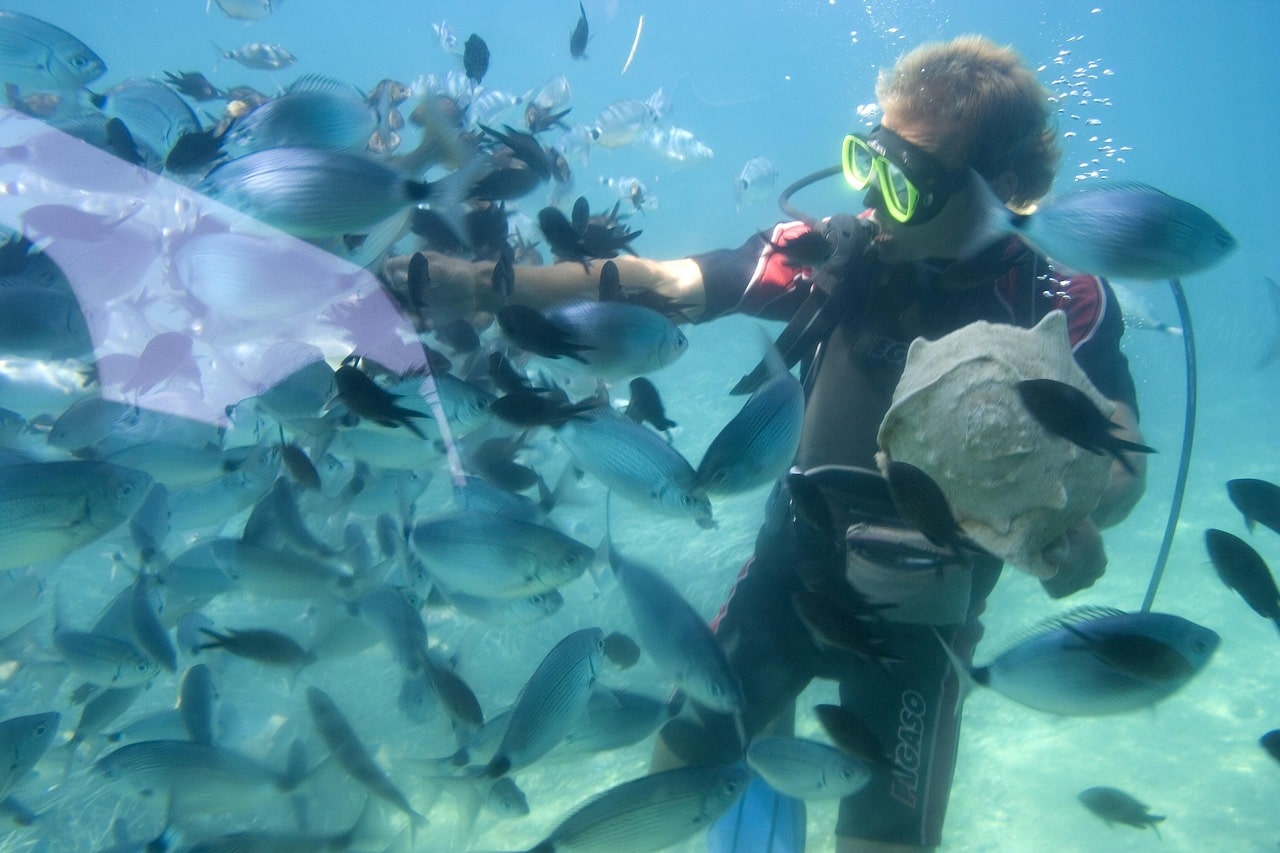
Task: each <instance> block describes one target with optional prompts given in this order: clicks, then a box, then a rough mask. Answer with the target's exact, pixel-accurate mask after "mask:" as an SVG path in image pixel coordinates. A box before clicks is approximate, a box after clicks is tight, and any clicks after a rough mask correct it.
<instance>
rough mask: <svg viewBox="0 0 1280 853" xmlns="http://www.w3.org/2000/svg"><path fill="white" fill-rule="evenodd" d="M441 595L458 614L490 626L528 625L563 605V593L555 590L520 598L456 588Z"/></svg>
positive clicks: (554, 611) (549, 614)
mask: <svg viewBox="0 0 1280 853" xmlns="http://www.w3.org/2000/svg"><path fill="white" fill-rule="evenodd" d="M444 596H445V598H447V599H448V600H449V603H450V604H452V605H453V606H454V607H455V608H457V610H458V612H459V613H462V614H464V615H466V616H470V617H471V618H472V619H479V620H480V621H481V622H488V623H489V624H491V625H528V624H529V623H531V622H537V621H539V620H542V619H546V618H547V617H548V616H551V615H552V614H554V613H557V612H558V611H559V610H560V608H561V607H563V606H564V596H563V595H561V594H560V591H559V590H555V589H551V590H547V591H546V592H535V593H532V594H530V595H526V596H523V597H521V598H481V597H480V596H475V595H467V594H466V593H462V592H456V591H453V592H449V591H446V592H445V593H444Z"/></svg>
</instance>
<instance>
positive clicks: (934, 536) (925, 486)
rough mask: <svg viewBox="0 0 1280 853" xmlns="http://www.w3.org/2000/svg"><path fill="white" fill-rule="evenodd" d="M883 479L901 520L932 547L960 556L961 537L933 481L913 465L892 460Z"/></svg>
mask: <svg viewBox="0 0 1280 853" xmlns="http://www.w3.org/2000/svg"><path fill="white" fill-rule="evenodd" d="M887 479H888V481H889V496H890V497H891V498H892V499H893V505H894V506H895V507H897V509H898V512H899V513H900V514H901V515H902V517H903V518H904V519H906V520H907V521H909V522H911V524H912V525H914V526H915V527H916V528H918V529H919V530H920V532H921V533H923V534H924V538H926V539H928V540H929V541H930V542H932V543H933V544H934V545H937V546H938V547H939V548H950V549H951V550H952V551H953V552H955V554H956V555H957V556H960V555H962V554H963V548H964V547H965V544H966V542H965V537H964V534H963V533H961V532H960V525H959V524H958V523H957V522H956V519H955V516H954V515H952V514H951V507H950V506H949V505H948V504H947V496H946V495H944V494H943V493H942V489H941V488H940V487H939V486H938V484H937V483H935V482H934V481H933V478H932V477H930V476H929V475H928V474H926V473H925V472H923V471H921V470H920V469H919V468H917V467H916V466H914V465H911V464H909V463H907V462H900V461H898V460H894V461H892V462H890V463H889V470H888V476H887Z"/></svg>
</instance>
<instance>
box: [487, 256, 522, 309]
mask: <svg viewBox="0 0 1280 853" xmlns="http://www.w3.org/2000/svg"><path fill="white" fill-rule="evenodd" d="M490 281H491V282H492V284H493V289H494V291H495V292H496V293H497V294H498V298H499V299H500V300H501V301H502V304H503V305H506V304H508V303H509V302H510V301H511V294H513V293H515V290H516V252H515V249H512V248H511V245H510V244H507V245H505V246H503V247H502V254H501V255H499V256H498V262H497V263H496V264H494V265H493V276H492V278H491V279H490Z"/></svg>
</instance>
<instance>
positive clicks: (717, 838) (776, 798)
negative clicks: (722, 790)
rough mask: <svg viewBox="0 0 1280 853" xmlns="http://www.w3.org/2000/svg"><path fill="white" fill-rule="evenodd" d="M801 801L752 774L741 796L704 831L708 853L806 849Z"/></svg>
mask: <svg viewBox="0 0 1280 853" xmlns="http://www.w3.org/2000/svg"><path fill="white" fill-rule="evenodd" d="M806 818H807V814H806V809H805V803H804V800H800V799H797V798H795V797H788V796H787V795H785V794H781V793H779V792H778V791H776V790H775V789H774V788H773V786H771V785H770V784H769V783H768V782H766V781H765V780H764V779H763V778H761V777H760V776H758V775H756V774H755V773H752V774H751V778H750V781H748V783H747V787H746V789H745V790H744V791H743V793H742V796H741V797H739V798H738V800H737V802H735V803H734V804H733V805H732V806H730V807H729V810H728V811H726V812H725V813H724V814H723V815H721V816H720V818H719V819H718V820H717V821H716V822H715V823H713V824H712V825H711V827H710V828H709V829H708V830H707V850H708V853H736V852H737V851H752V853H756V851H758V853H793V851H803V850H804V846H805V835H806V823H807V820H806Z"/></svg>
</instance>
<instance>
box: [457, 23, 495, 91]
mask: <svg viewBox="0 0 1280 853" xmlns="http://www.w3.org/2000/svg"><path fill="white" fill-rule="evenodd" d="M462 67H463V68H464V69H466V72H467V77H469V78H470V79H472V80H474V81H476V82H477V83H479V82H480V81H481V80H483V79H484V75H485V72H486V71H488V70H489V45H487V44H485V43H484V39H482V38H480V36H478V35H476V34H475V33H472V34H471V35H470V36H469V37H468V38H467V44H466V46H465V47H464V48H463V51H462Z"/></svg>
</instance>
